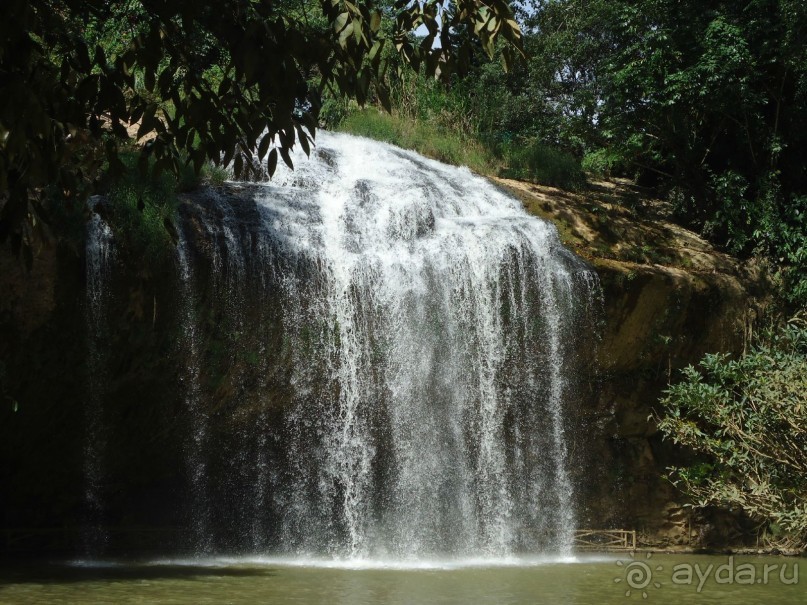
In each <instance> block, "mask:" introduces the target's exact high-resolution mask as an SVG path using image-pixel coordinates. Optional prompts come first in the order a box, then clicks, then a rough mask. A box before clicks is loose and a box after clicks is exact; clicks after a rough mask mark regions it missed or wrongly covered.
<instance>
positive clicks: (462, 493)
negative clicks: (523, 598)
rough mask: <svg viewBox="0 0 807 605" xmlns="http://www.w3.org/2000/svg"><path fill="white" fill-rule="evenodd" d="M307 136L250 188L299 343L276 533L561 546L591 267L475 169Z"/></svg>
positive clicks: (384, 546) (570, 497) (420, 551)
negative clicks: (288, 161)
mask: <svg viewBox="0 0 807 605" xmlns="http://www.w3.org/2000/svg"><path fill="white" fill-rule="evenodd" d="M313 156H314V157H312V159H311V160H307V159H306V158H305V157H304V156H302V154H298V155H296V156H294V161H295V166H296V170H295V171H293V172H292V171H288V170H285V169H279V171H278V174H276V175H275V177H274V179H273V180H272V181H271V182H269V183H266V184H264V185H263V186H262V187H261V188H260V192H259V193H258V195H257V198H256V203H257V205H258V211H259V214H260V217H261V220H262V226H261V231H262V234H263V238H264V241H265V242H268V245H269V247H270V248H271V252H272V253H271V254H270V255H267V258H269V257H271V259H272V261H271V262H272V263H274V265H273V271H274V274H275V275H277V276H279V277H277V278H276V279H275V283H276V285H277V288H279V289H280V291H281V292H282V296H281V299H282V303H281V304H282V307H283V309H282V317H283V320H282V321H283V325H284V331H285V336H284V342H286V343H287V344H288V346H289V348H290V351H291V353H290V355H291V357H292V363H291V368H292V370H291V371H292V376H291V379H290V384H291V387H292V389H293V397H292V404H291V406H290V408H289V409H288V410H286V411H285V414H284V421H283V422H284V426H283V427H280V428H276V430H277V431H278V432H279V433H282V441H283V452H284V457H285V460H284V461H275V464H276V466H277V467H278V468H282V469H283V471H282V472H275V473H274V474H273V475H272V477H273V478H272V484H271V495H272V506H273V509H274V517H275V518H276V519H278V520H279V521H278V522H279V525H280V531H279V545H278V546H279V548H280V550H282V551H285V552H288V553H295V554H310V555H317V554H323V553H328V554H330V555H333V556H344V557H354V558H360V557H374V556H382V557H396V558H418V557H426V556H443V555H455V556H462V555H480V554H484V555H487V556H503V555H508V554H514V553H518V552H535V551H537V550H544V551H546V550H550V551H554V552H563V551H566V550H568V549H569V548H570V543H571V536H572V531H573V527H574V524H575V513H574V493H573V488H572V481H571V479H570V475H569V469H568V468H567V467H568V452H567V446H566V431H567V429H566V423H567V421H566V413H565V409H564V408H565V406H566V405H568V404H569V401H570V399H571V396H572V394H571V393H570V392H569V385H568V380H567V377H568V375H569V374H568V373H569V372H571V371H573V370H574V368H573V365H572V364H571V363H569V360H568V351H567V350H566V340H567V338H566V337H567V336H568V335H569V334H571V333H573V332H574V330H575V317H576V313H577V310H578V309H579V308H580V307H581V306H585V305H587V304H588V301H587V300H584V299H585V298H586V297H588V296H590V285H591V282H592V280H594V279H595V278H594V277H593V274H592V273H591V272H589V271H588V269H587V268H586V266H585V265H584V264H583V263H581V262H580V261H579V260H577V259H576V258H575V257H574V256H573V255H571V254H570V253H568V252H567V251H566V250H565V249H564V248H563V247H562V246H561V244H560V242H559V240H558V237H557V234H556V231H555V229H554V227H553V226H551V225H550V224H548V223H546V222H544V221H542V220H540V219H538V218H535V217H533V216H530V215H528V214H527V213H526V212H525V211H524V209H523V208H522V207H521V204H520V203H519V202H518V201H517V200H515V199H513V198H511V197H509V196H508V195H506V194H504V193H503V192H501V191H500V190H498V189H497V188H495V187H494V186H493V185H491V184H490V183H489V182H488V181H486V180H484V179H482V178H480V177H477V176H474V175H473V174H472V173H471V172H469V171H468V170H467V169H464V168H455V167H450V166H446V165H443V164H441V163H438V162H434V161H430V160H427V159H425V158H423V157H421V156H419V155H418V154H415V153H412V152H406V151H402V150H399V149H397V148H394V147H392V146H389V145H385V144H381V143H377V142H371V141H368V140H365V139H360V138H356V137H352V136H348V135H333V134H328V133H320V135H319V139H318V148H317V150H316V151H315V152H314V154H313ZM224 233H225V234H228V233H229V234H231V235H232V233H233V231H232V229H230V228H229V227H228V228H226V229H224ZM235 246H236V243H235V242H234V241H231V238H230V237H228V238H227V245H226V249H227V251H228V257H229V258H238V259H240V258H241V257H240V256H238V255H237V254H236V253H235V252H234V251H233V250H235Z"/></svg>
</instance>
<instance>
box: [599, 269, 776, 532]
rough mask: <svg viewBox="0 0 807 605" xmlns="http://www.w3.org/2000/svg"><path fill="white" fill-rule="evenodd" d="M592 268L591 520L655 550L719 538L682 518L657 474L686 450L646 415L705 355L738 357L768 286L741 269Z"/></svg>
mask: <svg viewBox="0 0 807 605" xmlns="http://www.w3.org/2000/svg"><path fill="white" fill-rule="evenodd" d="M594 265H595V267H596V268H597V272H598V274H599V276H600V282H601V284H602V289H603V323H602V326H603V327H602V340H601V343H600V348H599V354H598V358H599V371H600V392H599V397H598V399H597V402H596V404H595V408H593V409H592V410H591V412H592V414H593V417H594V420H593V423H594V424H595V426H596V430H595V435H594V436H593V439H592V442H591V447H592V448H593V449H596V450H597V451H598V454H597V455H595V456H594V460H596V461H597V464H598V466H599V469H600V471H601V475H600V476H602V477H603V478H604V479H603V481H602V482H600V483H597V484H594V486H593V489H592V490H591V492H590V495H591V497H590V500H589V502H591V503H592V519H598V520H599V523H601V524H603V525H605V526H624V527H628V528H635V529H637V530H640V531H641V532H642V534H643V537H642V539H643V541H644V542H646V543H650V544H657V545H659V546H668V545H680V546H698V545H701V544H704V543H705V541H709V540H711V541H715V540H718V541H719V540H725V539H726V538H725V537H721V536H720V535H718V534H717V533H715V532H714V531H711V532H706V531H705V530H703V531H702V530H701V529H699V523H703V522H704V521H703V519H702V518H701V517H695V518H692V517H691V516H690V515H689V513H686V514H685V513H684V512H682V509H681V505H682V504H683V503H684V499H683V498H682V497H681V495H680V494H679V493H677V491H676V489H675V488H674V487H673V486H672V485H671V484H670V483H669V482H668V481H666V480H665V479H664V478H663V475H664V473H665V469H666V468H667V467H669V466H673V465H676V464H681V463H682V462H684V461H685V460H686V458H685V453H684V452H682V451H681V450H679V449H678V448H676V447H675V446H674V445H673V444H672V443H670V442H666V441H663V440H662V439H661V435H660V433H658V432H657V430H656V424H655V421H654V419H653V417H654V416H655V415H657V414H659V413H661V411H662V410H661V409H660V406H659V404H658V401H659V398H660V396H661V394H662V392H663V390H664V389H665V388H666V387H667V385H668V384H669V382H670V381H674V380H676V379H677V376H678V375H679V374H678V373H679V371H680V370H681V369H682V368H683V367H685V366H687V365H689V364H696V363H697V362H698V361H699V360H700V359H701V358H702V357H703V355H704V354H706V353H714V352H727V353H735V354H739V353H741V352H742V351H743V350H744V348H745V347H746V345H747V344H748V342H749V338H750V336H751V331H752V330H753V329H754V326H755V325H756V321H757V317H758V316H759V315H760V314H762V313H764V306H765V303H766V297H765V294H764V290H765V283H766V282H765V280H764V278H763V277H762V276H760V275H759V274H755V273H752V272H750V271H749V272H747V273H743V271H742V269H741V268H740V266H739V265H737V267H736V272H733V273H721V272H689V271H686V270H683V269H680V268H675V267H664V266H659V265H655V266H641V265H635V264H632V263H631V264H628V263H621V262H618V261H612V260H599V261H595V262H594ZM682 515H683V516H682ZM713 522H714V523H716V524H718V525H730V524H731V523H730V522H729V521H725V520H723V521H721V520H713ZM735 525H736V524H735ZM735 539H736V536H735Z"/></svg>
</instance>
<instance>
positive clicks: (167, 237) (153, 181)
mask: <svg viewBox="0 0 807 605" xmlns="http://www.w3.org/2000/svg"><path fill="white" fill-rule="evenodd" d="M121 159H122V161H123V163H124V165H125V166H126V170H125V172H124V174H123V176H122V177H120V178H119V179H116V180H115V181H114V182H113V184H112V185H111V187H110V188H109V190H108V191H107V193H106V197H107V199H108V201H109V203H108V204H107V205H106V207H105V208H104V211H105V213H106V220H107V221H108V223H109V224H110V226H111V227H112V229H113V230H114V231H115V232H116V233H118V234H119V241H120V242H121V243H122V244H123V245H124V246H125V247H126V249H127V250H128V251H129V253H131V255H132V256H133V257H135V258H141V259H143V261H144V263H145V264H146V265H147V266H151V267H155V266H158V265H160V264H162V263H164V262H168V260H169V259H172V258H173V245H174V243H173V241H172V232H173V221H174V216H175V214H176V208H177V193H179V192H180V191H186V190H188V189H191V188H193V187H194V186H196V184H197V182H198V181H197V179H196V178H195V176H194V174H193V171H192V170H191V169H190V168H188V170H187V171H186V172H185V173H183V174H182V175H180V177H179V178H177V177H176V176H174V175H172V174H169V173H162V174H161V175H159V176H157V177H154V176H153V173H152V172H149V176H147V177H144V176H143V175H142V174H141V173H140V171H139V170H138V167H137V160H138V156H137V154H136V153H134V152H133V153H125V154H123V155H122V156H121Z"/></svg>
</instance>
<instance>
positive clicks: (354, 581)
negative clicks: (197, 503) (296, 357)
mask: <svg viewBox="0 0 807 605" xmlns="http://www.w3.org/2000/svg"><path fill="white" fill-rule="evenodd" d="M766 566H767V567H766ZM783 567H784V572H782V568H783ZM800 568H803V569H800ZM801 571H803V572H804V574H805V577H804V578H802V577H800V576H799V575H798V573H799V572H801ZM616 580H619V581H618V582H617V581H616ZM628 591H630V595H627V594H626V593H627V592H628ZM645 594H646V595H647V596H646V598H645V596H644V595H645ZM630 602H647V603H658V604H679V603H684V604H685V603H715V604H718V603H720V604H724V603H725V604H734V605H758V604H762V603H764V604H766V605H796V604H798V605H804V604H805V603H807V559H787V558H762V557H760V558H749V557H734V558H732V559H729V557H727V556H693V555H654V556H652V557H651V558H649V559H647V558H645V555H637V556H636V558H635V559H631V558H629V557H627V556H624V557H621V558H620V557H617V556H607V557H605V556H599V557H583V556H581V557H577V558H575V559H574V560H567V561H563V562H558V561H551V560H541V559H519V560H510V561H498V562H496V564H491V562H486V561H459V562H450V561H448V562H447V561H441V562H419V563H416V564H412V565H405V564H403V565H402V564H397V563H396V564H385V563H384V562H348V563H343V564H340V563H333V562H326V561H320V562H316V561H307V562H303V561H282V560H272V559H263V558H253V559H244V558H239V559H211V560H200V561H169V560H166V561H151V562H141V563H133V562H127V563H121V562H118V563H105V564H99V563H91V564H87V563H84V564H81V563H75V562H74V563H72V564H57V563H52V564H38V565H30V564H29V565H12V566H8V565H7V566H6V567H5V568H3V569H2V570H0V603H3V604H5V603H9V604H10V603H14V604H21V605H24V604H28V603H110V604H112V603H114V604H119V603H166V604H180V603H182V604H184V603H193V604H204V603H216V604H219V603H271V604H285V603H296V604H297V603H299V604H309V603H310V604H318V603H322V604H327V605H337V604H345V605H361V604H364V603H373V604H376V603H379V604H380V603H384V604H387V603H389V604H413V605H414V604H418V605H420V604H430V603H439V604H454V603H457V604H463V605H465V604H468V603H479V604H491V605H508V604H516V603H518V604H522V603H525V604H526V603H529V604H538V603H551V604H566V603H568V604H591V605H610V604H616V603H619V604H625V603H630Z"/></svg>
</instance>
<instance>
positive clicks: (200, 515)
mask: <svg viewBox="0 0 807 605" xmlns="http://www.w3.org/2000/svg"><path fill="white" fill-rule="evenodd" d="M178 235H179V240H178V242H177V261H178V262H179V276H180V291H181V294H182V297H181V300H182V310H181V322H182V337H181V342H180V346H181V351H182V358H183V360H184V368H183V370H184V372H183V376H182V381H183V384H184V389H183V391H184V403H185V408H186V410H187V411H188V416H189V418H190V435H189V438H188V439H187V441H186V443H185V447H184V452H185V462H186V465H187V472H188V477H189V480H190V481H189V483H190V496H191V497H190V499H189V501H190V508H189V510H188V514H189V515H190V518H191V519H192V520H193V522H192V526H191V530H192V533H193V536H192V539H193V545H194V548H195V549H196V551H197V552H199V553H206V552H209V551H210V548H211V544H212V543H211V537H212V536H211V528H210V514H211V511H210V501H209V486H208V469H207V459H206V454H207V452H206V449H207V431H208V422H209V419H208V414H207V411H206V409H205V407H204V405H203V402H202V397H201V389H200V384H199V379H200V373H201V362H202V359H201V355H202V352H201V351H200V350H199V349H200V343H199V325H198V318H197V316H196V295H195V290H194V275H193V267H192V265H191V262H190V258H189V254H188V241H187V238H186V236H185V231H184V229H182V228H180V229H179V230H178Z"/></svg>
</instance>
